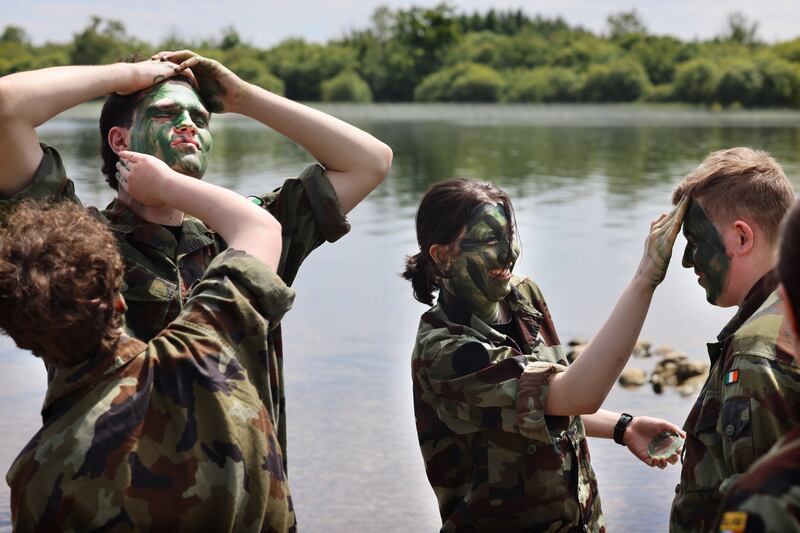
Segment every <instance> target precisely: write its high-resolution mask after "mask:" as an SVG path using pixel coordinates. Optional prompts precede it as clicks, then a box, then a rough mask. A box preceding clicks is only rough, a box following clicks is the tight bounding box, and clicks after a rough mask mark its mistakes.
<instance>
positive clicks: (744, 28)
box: [720, 11, 758, 46]
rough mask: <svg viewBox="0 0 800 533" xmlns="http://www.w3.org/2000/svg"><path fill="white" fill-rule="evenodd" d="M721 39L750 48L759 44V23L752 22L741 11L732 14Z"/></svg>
mask: <svg viewBox="0 0 800 533" xmlns="http://www.w3.org/2000/svg"><path fill="white" fill-rule="evenodd" d="M720 39H721V40H723V41H731V42H734V43H739V44H744V45H748V46H749V45H754V44H757V43H758V22H754V21H751V20H750V19H749V18H747V15H745V14H744V13H741V12H739V11H737V12H734V13H731V14H730V15H728V18H727V21H726V28H725V31H723V32H722V35H720Z"/></svg>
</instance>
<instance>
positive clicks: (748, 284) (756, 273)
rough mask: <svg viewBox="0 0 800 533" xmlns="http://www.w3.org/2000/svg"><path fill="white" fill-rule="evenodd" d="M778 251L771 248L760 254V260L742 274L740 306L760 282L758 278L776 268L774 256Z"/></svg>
mask: <svg viewBox="0 0 800 533" xmlns="http://www.w3.org/2000/svg"><path fill="white" fill-rule="evenodd" d="M776 253H777V251H776V250H773V249H770V250H768V251H766V252H765V253H763V254H758V257H759V258H760V260H758V261H756V262H754V263H753V264H752V265H750V267H749V268H748V269H747V270H746V272H744V273H743V274H742V277H741V283H740V284H739V285H740V286H741V287H742V292H741V294H739V307H741V306H742V304H743V303H744V299H745V298H746V297H747V294H748V293H749V292H750V290H751V289H752V288H753V287H754V286H755V284H756V283H758V280H760V279H761V278H763V277H764V276H765V275H766V274H767V272H769V271H770V270H772V269H773V268H775V262H774V258H775V257H776V255H775V254H776Z"/></svg>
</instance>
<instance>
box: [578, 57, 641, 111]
mask: <svg viewBox="0 0 800 533" xmlns="http://www.w3.org/2000/svg"><path fill="white" fill-rule="evenodd" d="M649 89H650V81H649V80H648V79H647V73H646V72H645V70H644V67H642V65H641V64H640V63H638V62H637V61H634V60H632V59H620V60H618V61H614V62H612V63H608V64H605V65H592V66H591V67H590V68H589V71H588V72H587V74H586V82H585V84H584V86H583V93H584V95H585V96H586V99H587V100H590V101H594V102H633V101H635V100H638V99H640V98H642V97H643V96H644V95H645V94H646V93H647V91H648V90H649Z"/></svg>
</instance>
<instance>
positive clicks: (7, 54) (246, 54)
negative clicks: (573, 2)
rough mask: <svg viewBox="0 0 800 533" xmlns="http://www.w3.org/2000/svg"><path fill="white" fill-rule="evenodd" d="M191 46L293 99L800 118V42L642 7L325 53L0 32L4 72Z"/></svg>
mask: <svg viewBox="0 0 800 533" xmlns="http://www.w3.org/2000/svg"><path fill="white" fill-rule="evenodd" d="M184 48H189V49H192V50H194V51H196V52H197V53H199V54H201V55H204V56H207V57H211V58H214V59H217V60H219V61H221V62H222V63H223V64H225V65H226V66H228V67H229V68H231V70H233V71H234V72H236V73H237V74H239V75H240V76H241V77H242V78H244V79H246V80H247V81H250V82H252V83H255V84H257V85H259V86H261V87H264V88H265V89H268V90H271V91H273V92H276V93H279V94H283V95H285V96H287V97H289V98H291V99H294V100H301V101H322V102H361V103H365V102H378V103H390V102H395V103H398V102H485V103H486V102H488V103H494V102H497V103H511V104H513V103H612V102H613V103H621V102H637V103H645V104H651V103H658V104H662V103H671V104H672V105H675V103H682V104H691V105H692V107H693V108H695V109H696V108H697V107H700V108H707V109H709V110H711V111H719V110H723V109H733V110H735V109H741V108H794V109H800V37H798V38H795V39H794V40H790V41H783V42H777V43H766V42H764V41H763V40H761V38H760V37H759V34H758V24H757V23H756V22H753V21H751V20H749V19H748V18H747V17H746V16H745V15H743V14H741V13H732V14H730V15H729V16H728V18H727V22H726V25H725V27H724V28H723V29H722V30H721V32H720V34H719V35H717V36H716V37H714V38H713V39H708V40H703V41H700V40H695V41H683V40H680V39H677V38H675V37H671V36H667V35H652V34H650V33H648V30H647V28H646V26H645V25H644V23H643V22H642V20H641V18H640V17H639V14H638V13H637V12H636V11H635V10H632V11H624V12H619V13H612V14H610V15H609V16H608V17H607V21H606V29H605V31H604V32H603V33H601V34H595V33H593V32H590V31H588V30H585V29H583V28H580V27H577V26H572V25H570V24H568V23H567V22H566V21H564V20H563V19H561V18H545V17H542V16H539V15H536V16H532V15H529V14H527V13H526V12H524V11H523V10H506V11H497V10H493V9H492V10H488V11H485V12H475V13H465V12H459V11H457V9H456V8H455V7H454V6H452V5H448V4H440V5H438V6H435V7H411V8H407V9H397V10H392V9H389V8H386V7H381V8H378V9H376V10H375V12H374V13H373V15H372V19H371V22H370V25H369V26H368V27H367V28H365V29H359V30H354V31H350V32H349V33H347V34H345V35H344V36H343V37H341V38H338V39H334V40H330V41H328V42H327V43H324V44H317V43H310V42H307V41H304V40H303V39H297V38H290V39H286V40H284V41H282V42H280V43H278V44H276V45H275V46H273V47H271V48H268V49H260V48H257V47H254V46H252V45H250V44H248V43H246V42H243V41H242V40H241V38H240V36H239V34H238V33H237V31H236V29H235V28H233V27H228V28H226V29H224V30H222V32H221V36H220V37H218V38H207V39H201V40H196V41H187V40H185V39H182V38H181V37H180V36H179V35H169V36H167V37H166V38H165V39H163V40H162V42H159V43H147V42H144V41H141V40H139V39H137V38H136V37H134V36H131V35H129V34H128V33H127V31H126V29H125V26H124V25H123V23H122V22H120V21H116V20H104V19H101V18H100V17H92V18H91V20H90V21H89V23H88V25H87V26H86V27H85V28H84V29H83V30H81V31H80V32H79V33H77V34H75V36H74V37H73V39H72V41H71V42H69V43H46V44H44V45H40V46H37V45H34V44H32V43H31V41H30V38H29V37H28V35H27V33H26V31H25V29H24V28H21V27H18V26H6V27H5V28H4V30H3V31H2V33H0V75H6V74H10V73H13V72H18V71H24V70H31V69H37V68H43V67H49V66H58V65H68V64H103V63H111V62H114V61H117V60H119V59H120V58H123V57H126V56H129V55H131V54H136V53H138V54H140V55H141V56H143V57H148V56H149V55H150V54H152V53H154V52H156V51H159V50H178V49H184Z"/></svg>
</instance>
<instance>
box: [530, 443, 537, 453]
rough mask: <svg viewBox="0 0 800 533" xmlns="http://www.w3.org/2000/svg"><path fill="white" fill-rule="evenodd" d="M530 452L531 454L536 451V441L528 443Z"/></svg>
mask: <svg viewBox="0 0 800 533" xmlns="http://www.w3.org/2000/svg"><path fill="white" fill-rule="evenodd" d="M528 453H529V454H534V453H536V443H535V442H529V443H528Z"/></svg>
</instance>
